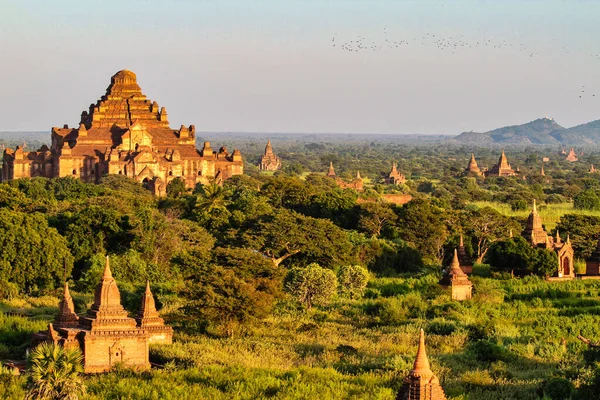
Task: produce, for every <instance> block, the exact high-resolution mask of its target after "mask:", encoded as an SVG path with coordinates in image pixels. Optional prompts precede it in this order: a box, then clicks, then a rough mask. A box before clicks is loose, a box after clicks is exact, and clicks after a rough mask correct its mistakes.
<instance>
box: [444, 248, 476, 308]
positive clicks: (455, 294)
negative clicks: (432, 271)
mask: <svg viewBox="0 0 600 400" xmlns="http://www.w3.org/2000/svg"><path fill="white" fill-rule="evenodd" d="M440 284H441V285H442V286H449V287H450V289H451V290H452V300H458V301H462V300H470V299H471V297H472V295H473V284H472V283H471V281H470V280H469V277H468V276H467V274H465V273H464V272H463V270H462V269H461V268H460V262H459V261H458V252H457V250H456V249H454V257H453V258H452V262H451V263H450V265H449V266H448V268H447V270H446V273H445V274H444V276H443V277H442V279H441V280H440Z"/></svg>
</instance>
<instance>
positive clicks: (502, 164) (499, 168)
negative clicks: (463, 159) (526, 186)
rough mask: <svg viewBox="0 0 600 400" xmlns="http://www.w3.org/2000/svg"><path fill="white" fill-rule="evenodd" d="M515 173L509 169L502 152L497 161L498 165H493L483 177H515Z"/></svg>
mask: <svg viewBox="0 0 600 400" xmlns="http://www.w3.org/2000/svg"><path fill="white" fill-rule="evenodd" d="M515 175H517V173H516V172H515V171H514V170H513V169H512V168H511V166H510V164H509V163H508V159H507V158H506V154H504V150H502V154H501V155H500V158H499V159H498V163H497V164H495V165H494V166H493V167H492V168H491V169H490V170H488V171H486V173H485V176H515Z"/></svg>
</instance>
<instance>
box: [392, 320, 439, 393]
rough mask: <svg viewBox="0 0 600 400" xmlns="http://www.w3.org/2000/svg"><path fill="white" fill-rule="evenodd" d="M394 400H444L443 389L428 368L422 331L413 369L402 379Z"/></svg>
mask: <svg viewBox="0 0 600 400" xmlns="http://www.w3.org/2000/svg"><path fill="white" fill-rule="evenodd" d="M396 400H446V394H445V393H444V389H443V388H442V386H441V385H440V381H439V379H438V378H437V376H435V375H434V373H433V371H432V370H431V367H430V366H429V360H428V359H427V351H426V350H425V332H423V329H421V333H420V336H419V348H418V349H417V357H416V359H415V363H414V364H413V369H411V370H410V372H409V373H408V376H407V377H406V378H404V384H403V385H402V388H401V389H400V391H399V392H398V395H397V396H396Z"/></svg>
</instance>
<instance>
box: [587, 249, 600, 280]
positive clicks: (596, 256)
mask: <svg viewBox="0 0 600 400" xmlns="http://www.w3.org/2000/svg"><path fill="white" fill-rule="evenodd" d="M585 275H586V276H598V277H600V240H598V244H597V245H596V249H595V250H594V251H593V252H592V254H591V255H590V256H589V257H588V258H587V259H586V260H585Z"/></svg>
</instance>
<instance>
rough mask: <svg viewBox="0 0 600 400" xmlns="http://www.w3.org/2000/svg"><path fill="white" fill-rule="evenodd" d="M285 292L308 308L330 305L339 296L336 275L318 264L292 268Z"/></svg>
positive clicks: (285, 283) (286, 278)
mask: <svg viewBox="0 0 600 400" xmlns="http://www.w3.org/2000/svg"><path fill="white" fill-rule="evenodd" d="M284 287H285V290H286V291H287V292H288V293H290V294H291V295H292V296H294V297H295V298H296V300H298V301H299V302H300V303H302V304H304V305H305V306H306V307H307V308H309V309H310V308H312V306H313V305H326V304H329V302H330V301H331V299H332V298H333V297H334V296H335V295H336V294H337V278H336V277H335V273H334V272H333V271H332V270H330V269H326V268H322V267H321V266H320V265H319V264H317V263H312V264H309V265H308V266H306V267H304V268H301V267H294V268H292V269H291V270H290V271H289V272H288V274H287V276H286V277H285V281H284Z"/></svg>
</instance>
